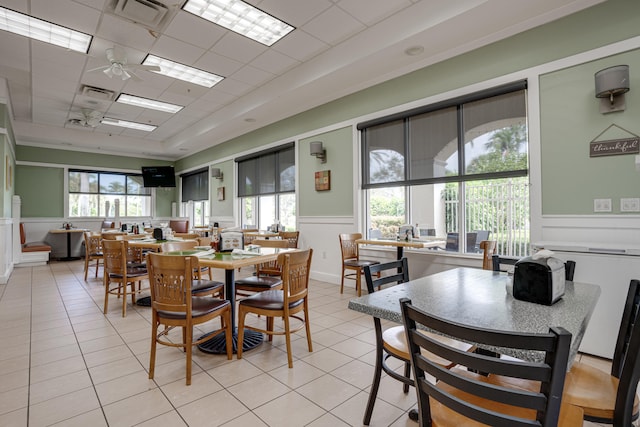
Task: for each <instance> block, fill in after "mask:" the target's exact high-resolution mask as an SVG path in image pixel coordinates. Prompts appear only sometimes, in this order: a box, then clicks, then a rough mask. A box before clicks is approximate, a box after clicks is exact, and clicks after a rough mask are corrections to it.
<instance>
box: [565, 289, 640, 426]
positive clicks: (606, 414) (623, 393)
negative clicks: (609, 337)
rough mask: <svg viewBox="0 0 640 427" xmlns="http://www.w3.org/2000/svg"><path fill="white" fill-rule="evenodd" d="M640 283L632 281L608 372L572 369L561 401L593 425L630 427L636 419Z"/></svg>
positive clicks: (588, 367) (582, 365) (639, 371)
mask: <svg viewBox="0 0 640 427" xmlns="http://www.w3.org/2000/svg"><path fill="white" fill-rule="evenodd" d="M639 310H640V281H638V280H631V283H630V284H629V291H628V293H627V300H626V302H625V306H624V310H623V312H622V320H621V322H620V329H619V331H618V339H617V341H616V347H615V350H614V353H613V361H612V364H611V372H610V373H607V372H604V371H601V370H599V369H597V368H595V367H593V366H591V365H588V364H586V363H583V362H576V363H574V364H573V365H572V366H571V370H570V371H569V373H568V374H567V378H566V380H565V388H564V395H563V399H564V401H565V402H567V403H570V404H572V405H576V406H579V407H581V408H582V409H583V410H584V419H585V420H587V421H592V422H595V423H602V424H613V425H614V426H616V427H617V426H621V427H622V426H630V425H631V422H632V421H635V420H636V419H637V418H638V395H637V393H636V390H637V388H638V378H639V376H640V327H637V323H636V322H637V320H638V312H639Z"/></svg>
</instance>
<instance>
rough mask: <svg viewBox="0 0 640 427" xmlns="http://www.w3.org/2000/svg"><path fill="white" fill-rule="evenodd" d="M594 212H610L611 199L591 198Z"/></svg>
mask: <svg viewBox="0 0 640 427" xmlns="http://www.w3.org/2000/svg"><path fill="white" fill-rule="evenodd" d="M593 211H594V212H611V199H593Z"/></svg>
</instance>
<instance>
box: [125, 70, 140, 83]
mask: <svg viewBox="0 0 640 427" xmlns="http://www.w3.org/2000/svg"><path fill="white" fill-rule="evenodd" d="M127 69H128V70H129V73H128V74H129V77H131V79H132V80H133V81H134V82H141V81H142V79H141V78H140V76H138V75H137V74H136V73H134V72H133V70H131V69H129V68H127Z"/></svg>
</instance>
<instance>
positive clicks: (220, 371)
mask: <svg viewBox="0 0 640 427" xmlns="http://www.w3.org/2000/svg"><path fill="white" fill-rule="evenodd" d="M262 372H263V371H262V370H260V369H259V368H257V367H256V366H255V365H253V364H252V363H250V362H248V361H247V360H246V359H240V360H237V359H234V361H233V363H230V364H227V365H222V366H218V367H215V368H213V369H209V370H208V371H207V373H208V374H209V375H211V376H212V377H213V378H214V379H215V380H216V381H217V382H218V383H220V384H222V386H223V387H227V388H228V387H231V386H232V385H234V384H238V383H240V382H242V381H245V380H247V379H250V378H253V377H256V376H258V375H260V374H261V373H262Z"/></svg>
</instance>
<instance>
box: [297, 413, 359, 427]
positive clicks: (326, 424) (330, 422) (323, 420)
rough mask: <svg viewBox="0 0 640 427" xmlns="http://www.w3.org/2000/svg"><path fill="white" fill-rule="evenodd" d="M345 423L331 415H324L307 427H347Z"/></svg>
mask: <svg viewBox="0 0 640 427" xmlns="http://www.w3.org/2000/svg"><path fill="white" fill-rule="evenodd" d="M348 426H349V424H347V423H345V422H344V421H342V420H341V419H339V418H338V417H336V416H335V415H333V414H330V413H326V414H324V415H323V416H321V417H320V418H318V419H317V420H315V421H312V422H311V423H309V424H307V427H348Z"/></svg>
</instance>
